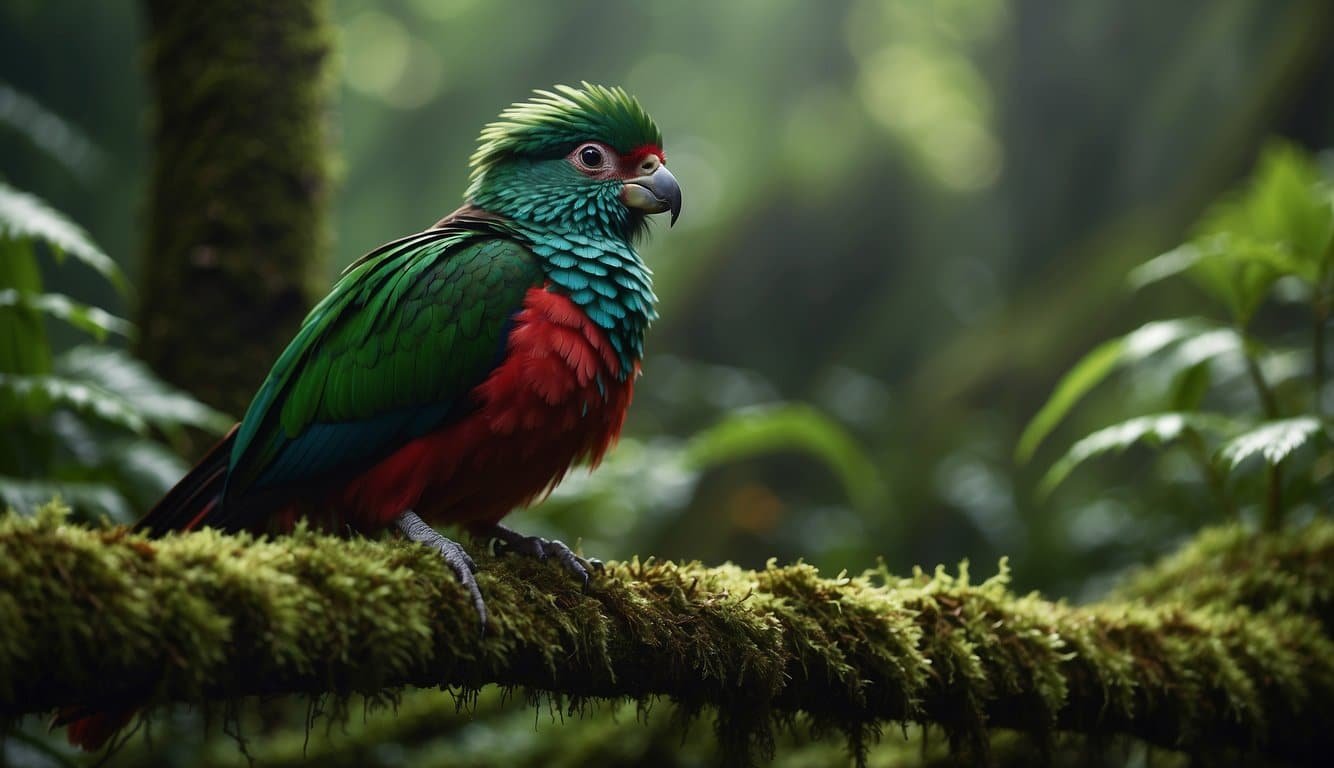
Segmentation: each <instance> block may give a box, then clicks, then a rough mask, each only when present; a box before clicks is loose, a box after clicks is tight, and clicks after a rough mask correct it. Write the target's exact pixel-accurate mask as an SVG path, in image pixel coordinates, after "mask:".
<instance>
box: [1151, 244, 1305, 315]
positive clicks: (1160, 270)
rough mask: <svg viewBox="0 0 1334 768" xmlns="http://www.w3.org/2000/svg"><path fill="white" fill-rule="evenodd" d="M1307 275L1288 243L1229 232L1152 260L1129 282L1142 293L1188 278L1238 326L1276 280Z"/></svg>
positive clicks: (1179, 248) (1251, 312) (1180, 247)
mask: <svg viewBox="0 0 1334 768" xmlns="http://www.w3.org/2000/svg"><path fill="white" fill-rule="evenodd" d="M1306 272H1307V270H1306V269H1305V268H1304V267H1303V265H1301V264H1300V263H1299V262H1297V261H1296V260H1295V259H1294V258H1293V257H1292V254H1291V252H1290V250H1289V246H1288V245H1287V244H1285V243H1284V242H1282V241H1277V240H1259V239H1255V238H1252V237H1248V236H1245V235H1241V234H1237V233H1231V232H1223V233H1216V234H1210V235H1205V236H1202V237H1199V238H1196V239H1195V240H1193V241H1191V242H1189V243H1186V244H1185V245H1182V246H1179V247H1177V248H1174V249H1172V250H1170V251H1168V252H1167V253H1164V254H1162V255H1161V256H1158V257H1156V258H1153V259H1150V260H1149V261H1148V262H1146V263H1144V264H1141V265H1140V266H1139V267H1137V268H1135V269H1134V270H1132V271H1131V272H1130V276H1129V282H1130V285H1131V287H1132V288H1134V289H1139V288H1142V287H1144V286H1146V285H1149V284H1151V283H1155V282H1157V281H1159V280H1164V279H1166V278H1168V277H1172V276H1174V275H1178V274H1182V273H1184V274H1186V275H1187V276H1189V277H1190V278H1191V279H1193V280H1194V281H1195V282H1196V283H1197V284H1198V285H1200V287H1201V288H1203V289H1204V290H1205V291H1206V292H1207V293H1209V294H1210V295H1212V296H1213V297H1214V298H1215V299H1217V300H1218V301H1220V302H1221V303H1222V304H1223V305H1224V306H1226V307H1227V309H1228V311H1229V312H1231V313H1232V317H1233V320H1234V322H1236V323H1237V324H1238V325H1241V326H1245V325H1246V324H1247V323H1249V322H1250V319H1251V317H1252V316H1253V315H1254V314H1255V310H1256V309H1257V308H1258V307H1259V306H1260V303H1261V302H1262V301H1264V298H1265V296H1266V295H1267V294H1268V293H1269V289H1270V287H1272V286H1273V284H1274V281H1276V280H1278V278H1280V277H1283V276H1284V275H1298V276H1302V277H1306ZM1310 277H1311V279H1314V275H1311V276H1310Z"/></svg>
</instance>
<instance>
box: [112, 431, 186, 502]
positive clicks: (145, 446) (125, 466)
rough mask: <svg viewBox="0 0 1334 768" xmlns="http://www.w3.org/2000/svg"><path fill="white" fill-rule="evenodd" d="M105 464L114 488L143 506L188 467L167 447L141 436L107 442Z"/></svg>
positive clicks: (165, 488) (182, 474)
mask: <svg viewBox="0 0 1334 768" xmlns="http://www.w3.org/2000/svg"><path fill="white" fill-rule="evenodd" d="M105 463H106V470H107V471H109V472H110V473H111V475H112V476H113V477H114V479H115V487H116V488H118V489H119V490H120V491H121V493H124V494H125V495H126V496H127V497H128V498H129V499H131V500H134V501H135V502H137V503H138V504H139V505H140V506H142V507H143V508H144V509H147V508H148V506H149V505H152V504H153V503H154V502H156V501H157V500H158V499H160V498H162V496H163V494H165V493H166V492H167V491H168V490H170V489H171V487H172V486H174V485H176V483H177V482H178V481H179V480H180V479H181V478H182V477H184V476H185V473H186V472H188V471H189V470H190V465H189V464H186V463H185V462H184V461H182V460H181V457H180V456H177V455H176V453H175V452H173V451H172V450H171V449H169V448H167V447H166V446H164V445H162V444H161V443H157V442H154V441H152V440H142V439H125V440H117V441H114V442H113V443H111V444H109V445H108V446H107V451H106V460H105Z"/></svg>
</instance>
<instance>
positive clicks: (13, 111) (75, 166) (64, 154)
mask: <svg viewBox="0 0 1334 768" xmlns="http://www.w3.org/2000/svg"><path fill="white" fill-rule="evenodd" d="M0 124H2V125H8V126H10V127H12V128H13V129H14V130H16V131H18V132H19V133H21V134H23V135H24V136H25V137H27V139H28V141H30V142H32V145H33V146H34V147H37V148H38V149H40V150H42V151H44V152H46V154H47V155H48V156H49V157H51V159H53V160H55V161H57V162H59V163H61V164H62V165H64V166H65V167H66V168H67V169H69V171H70V173H72V174H74V175H75V176H77V177H78V178H80V179H84V180H86V179H88V178H90V177H92V176H93V175H94V174H95V173H96V172H97V171H98V170H99V169H100V168H101V167H102V165H103V162H104V155H103V153H102V150H101V149H99V148H98V147H97V146H96V145H95V144H93V142H92V141H90V140H89V139H88V137H87V136H86V135H85V134H84V133H83V132H82V131H81V130H79V129H78V127H76V126H74V125H72V124H71V123H70V122H69V121H67V120H65V119H64V118H62V117H60V116H59V115H57V114H55V113H53V112H51V111H49V110H47V109H46V108H45V107H43V106H42V105H41V104H38V103H37V102H36V101H34V100H33V99H31V98H30V97H28V96H27V95H26V94H23V93H21V92H19V91H17V90H15V89H14V88H13V87H12V86H10V85H9V84H8V83H0Z"/></svg>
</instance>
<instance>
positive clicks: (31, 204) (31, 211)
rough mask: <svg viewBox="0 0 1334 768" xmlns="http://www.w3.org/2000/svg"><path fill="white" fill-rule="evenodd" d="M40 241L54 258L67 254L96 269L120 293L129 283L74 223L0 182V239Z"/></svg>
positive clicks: (112, 262) (25, 194) (36, 199)
mask: <svg viewBox="0 0 1334 768" xmlns="http://www.w3.org/2000/svg"><path fill="white" fill-rule="evenodd" d="M4 239H8V240H41V241H42V242H45V243H47V244H48V245H50V246H51V248H52V249H53V250H54V251H55V253H56V254H57V255H69V256H73V257H74V258H76V259H78V260H79V261H81V262H83V263H84V264H87V265H88V266H90V267H92V268H93V269H95V270H97V271H98V272H99V273H100V274H101V275H102V276H103V277H105V278H106V279H107V280H110V281H111V283H112V284H113V285H115V286H116V288H117V289H119V290H120V291H121V293H128V291H129V283H128V282H127V281H126V279H125V274H124V273H123V272H121V271H120V267H117V266H116V263H115V262H114V261H112V260H111V257H110V256H107V255H106V254H105V253H103V252H102V250H101V249H100V248H98V247H97V246H96V245H94V244H93V241H92V240H91V239H89V237H88V235H87V233H85V232H84V231H83V229H81V228H80V227H79V226H78V225H77V224H75V223H74V222H72V221H70V220H69V219H67V218H65V216H64V214H61V213H59V212H57V211H55V210H53V209H52V208H51V207H50V206H48V205H47V204H46V203H44V202H42V201H41V200H39V199H38V198H36V197H34V196H32V195H29V194H27V193H25V192H20V191H18V190H17V189H14V188H13V187H11V186H9V185H7V184H5V183H3V182H0V240H4Z"/></svg>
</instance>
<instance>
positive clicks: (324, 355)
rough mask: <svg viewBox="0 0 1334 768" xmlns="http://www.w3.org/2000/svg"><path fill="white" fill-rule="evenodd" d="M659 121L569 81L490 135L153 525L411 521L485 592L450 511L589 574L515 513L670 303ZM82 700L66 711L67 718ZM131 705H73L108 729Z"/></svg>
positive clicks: (384, 250) (671, 206)
mask: <svg viewBox="0 0 1334 768" xmlns="http://www.w3.org/2000/svg"><path fill="white" fill-rule="evenodd" d="M662 146H663V142H662V136H661V133H660V132H659V130H658V128H657V126H656V125H655V124H654V122H653V120H652V119H651V118H650V117H649V116H648V114H647V113H646V112H645V111H644V109H643V108H642V107H641V106H640V104H639V102H638V101H637V100H636V99H634V98H633V97H631V96H630V95H628V94H627V93H626V92H625V91H624V90H622V89H620V88H606V87H602V86H597V85H590V84H588V83H584V84H583V85H582V87H580V88H572V87H569V86H556V87H555V89H554V90H553V91H538V92H536V96H535V97H534V98H532V99H530V100H529V101H526V102H520V103H516V104H514V105H512V106H510V107H509V108H507V109H505V110H504V111H503V112H501V114H500V117H499V119H498V120H496V121H495V122H493V123H490V124H489V125H487V126H486V127H485V128H484V129H483V130H482V133H481V137H480V139H479V144H478V147H477V150H476V152H474V154H473V155H472V158H471V166H472V174H471V181H470V184H469V186H468V190H467V193H466V201H465V203H464V205H463V206H462V207H460V208H459V209H458V210H456V211H454V212H453V213H451V214H449V215H448V216H446V217H445V218H443V219H441V220H440V221H439V222H438V223H437V224H436V225H435V226H433V227H431V228H429V229H427V230H425V231H423V232H419V233H417V234H413V235H408V236H407V237H402V238H399V239H397V240H394V241H392V242H389V243H387V244H385V245H382V246H380V247H379V248H376V249H375V250H374V251H371V252H370V253H369V254H367V255H366V256H364V257H362V258H361V259H360V260H358V261H357V262H355V263H354V264H352V266H350V267H348V269H347V270H346V272H344V274H343V277H342V278H341V279H340V280H339V281H338V282H337V284H336V285H335V286H334V288H333V290H332V291H331V292H330V293H329V295H328V296H327V297H325V299H324V300H323V301H321V302H320V303H319V304H318V305H317V306H316V307H315V308H314V309H313V310H312V311H311V312H310V314H309V316H307V317H306V319H305V322H304V323H303V324H302V327H301V329H300V331H298V332H297V335H296V338H294V339H293V340H292V342H291V343H290V344H289V345H288V347H287V349H286V350H285V351H284V352H283V353H282V355H281V356H280V357H279V358H278V361H277V363H275V364H274V366H273V369H272V370H271V371H270V372H269V374H268V377H267V378H266V379H265V380H264V383H263V385H262V386H261V387H260V389H259V392H258V393H257V394H256V395H255V397H254V400H253V401H252V402H251V404H250V407H249V408H248V409H247V410H246V413H245V416H244V418H243V419H242V420H241V423H240V424H238V425H237V426H236V427H235V428H233V430H232V431H231V433H230V434H228V435H227V437H226V438H225V439H223V441H222V442H221V443H219V444H218V446H217V447H215V448H214V449H213V450H212V451H211V452H210V453H209V455H208V456H206V457H205V458H204V460H203V461H202V462H200V464H199V465H198V466H197V467H195V469H194V470H192V471H191V472H190V473H189V474H188V475H187V476H186V477H185V478H184V479H183V480H182V481H181V482H180V483H179V484H178V485H177V486H176V487H175V488H173V489H172V490H171V491H170V492H169V493H168V494H167V495H166V497H165V498H163V499H162V501H161V502H159V503H158V505H157V506H156V507H155V508H154V509H153V510H152V511H150V512H149V513H148V514H147V515H146V516H145V517H144V518H143V520H142V521H140V522H139V524H138V527H139V528H140V529H143V530H147V531H150V532H152V533H153V534H163V533H166V532H168V531H173V530H192V529H196V528H201V527H213V528H218V529H221V530H225V531H237V530H245V529H266V530H267V529H272V528H274V527H278V528H282V527H287V526H290V525H291V524H292V523H294V522H295V520H296V519H297V518H299V517H301V516H303V515H306V514H308V513H316V512H325V511H327V513H328V514H329V515H331V516H333V518H332V519H333V522H335V523H337V524H338V526H340V527H342V526H347V527H350V528H352V529H354V530H357V531H363V532H372V531H376V530H380V529H384V528H387V527H389V526H397V528H398V529H399V530H400V531H402V532H403V534H404V535H406V536H407V537H408V538H409V539H412V540H413V541H417V542H420V543H422V544H425V545H427V546H430V547H433V548H436V549H438V550H439V551H440V553H441V555H442V556H443V557H444V559H445V560H446V561H447V562H448V564H449V565H450V567H451V568H452V569H453V570H454V572H455V573H457V574H458V578H459V580H460V581H461V582H462V583H463V584H464V586H465V587H466V588H467V589H468V591H469V593H470V594H471V596H472V601H473V604H474V605H475V606H476V609H477V612H478V614H479V616H480V618H481V621H482V624H483V626H485V623H486V605H485V603H484V602H483V599H482V594H481V591H480V590H479V589H478V587H477V582H476V580H475V579H474V577H473V572H474V570H475V568H476V566H475V565H474V563H473V561H472V559H471V558H470V557H469V556H468V554H467V552H465V551H464V549H463V548H462V547H461V546H460V545H459V544H457V543H456V542H454V541H451V540H450V539H447V538H445V537H444V536H442V535H441V534H439V533H438V532H436V530H435V529H434V528H433V527H431V524H443V523H456V524H460V525H462V526H463V527H465V528H467V529H468V530H470V531H472V532H474V533H475V534H478V535H481V536H490V537H494V538H496V539H499V540H501V541H502V542H504V543H505V544H507V545H508V546H509V548H511V549H513V550H516V551H518V552H521V553H526V554H529V555H533V556H536V557H540V558H546V557H553V558H555V559H556V560H558V561H559V562H560V563H562V564H563V565H564V566H565V567H566V568H568V569H569V570H570V571H572V572H573V573H574V574H575V575H576V576H577V577H579V578H581V579H583V580H584V582H585V583H587V580H588V578H589V570H590V569H591V568H592V567H594V566H595V565H596V561H587V560H584V559H582V558H580V557H578V556H576V555H575V554H574V553H573V552H572V551H571V550H570V549H569V548H568V547H567V546H565V545H564V544H562V543H560V542H559V541H548V540H545V539H539V538H536V537H527V536H523V535H521V534H519V533H516V532H514V531H513V530H511V529H509V528H506V527H504V526H502V525H500V520H501V518H503V517H504V516H505V515H506V514H507V513H509V512H510V511H511V510H512V509H514V508H515V507H519V506H524V505H526V504H528V503H530V502H532V501H533V500H534V499H536V498H538V497H540V496H542V495H543V494H544V493H545V492H547V491H549V490H550V489H551V488H552V487H553V486H554V485H555V484H556V483H558V482H559V481H560V479H561V477H562V476H563V475H564V474H565V472H566V471H567V470H568V469H569V468H570V467H571V465H572V464H574V463H576V462H578V461H581V460H589V461H591V462H594V463H596V462H597V461H598V460H599V459H600V458H601V457H602V455H603V453H604V452H605V451H606V450H607V449H608V447H609V446H610V445H611V444H612V443H613V442H614V441H615V439H616V437H617V435H618V433H619V432H620V430H621V425H622V423H623V421H624V419H625V413H626V408H627V407H628V406H629V404H630V398H631V392H632V390H633V388H634V382H635V378H636V377H637V376H638V375H639V370H640V359H641V356H642V352H643V344H644V332H645V331H646V330H647V328H648V326H649V324H650V323H651V322H652V321H653V320H654V318H655V317H656V312H655V310H654V302H655V297H654V295H653V286H652V280H651V272H650V271H649V269H648V267H646V266H645V265H644V262H643V261H642V260H641V259H640V256H639V254H638V253H637V252H636V250H635V243H636V241H637V239H638V238H639V237H640V236H641V235H642V234H643V233H644V231H645V229H646V224H647V216H648V214H653V213H662V212H665V211H670V212H671V220H672V222H673V223H675V221H676V217H677V215H678V214H679V213H680V210H681V190H680V187H679V186H678V185H677V182H676V179H675V178H674V177H673V176H672V174H671V173H670V172H669V171H668V170H667V168H666V167H665V166H664V156H663V150H662ZM65 719H66V720H68V719H70V718H65ZM126 719H128V713H120V714H119V716H116V715H112V714H111V713H103V714H101V715H97V716H93V717H86V718H84V719H80V720H77V721H76V722H74V723H73V724H72V725H71V727H70V731H69V733H70V740H71V741H73V742H75V743H79V744H82V745H84V746H86V747H90V748H91V747H96V746H98V745H100V743H101V742H102V741H104V740H105V739H106V738H107V737H108V736H109V735H110V734H111V733H112V732H114V731H115V730H116V729H117V728H118V727H119V726H120V725H122V724H123V723H124V722H125V720H126Z"/></svg>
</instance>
